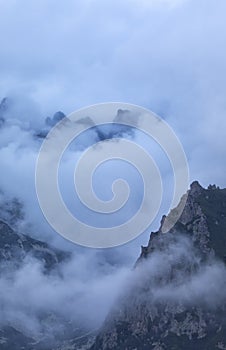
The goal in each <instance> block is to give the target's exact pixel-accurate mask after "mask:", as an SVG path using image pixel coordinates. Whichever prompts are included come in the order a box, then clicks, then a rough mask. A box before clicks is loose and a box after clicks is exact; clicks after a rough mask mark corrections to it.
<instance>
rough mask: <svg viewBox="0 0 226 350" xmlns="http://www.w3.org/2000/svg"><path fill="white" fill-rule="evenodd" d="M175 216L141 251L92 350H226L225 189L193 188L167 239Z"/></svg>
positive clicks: (153, 234)
mask: <svg viewBox="0 0 226 350" xmlns="http://www.w3.org/2000/svg"><path fill="white" fill-rule="evenodd" d="M183 200H184V198H182V199H181V203H179V206H180V205H182V202H183ZM177 210H178V207H177V208H175V209H173V210H172V211H171V212H170V214H169V215H168V216H167V217H165V216H164V217H163V219H162V222H161V226H160V229H159V231H158V232H152V234H151V236H150V240H149V243H148V246H147V247H142V251H141V255H140V257H139V259H138V261H137V263H136V266H135V269H134V274H133V281H131V282H130V285H129V287H128V290H127V291H125V294H123V295H122V296H121V298H120V300H118V303H117V305H115V307H114V308H113V309H112V312H111V313H110V315H109V316H108V318H107V320H106V321H105V324H104V326H103V328H102V329H101V331H100V333H99V335H98V336H97V338H96V341H95V343H94V345H93V346H92V347H91V349H92V350H100V349H102V350H110V349H113V350H163V349H164V350H165V349H167V350H181V349H183V350H192V349H197V350H198V349H205V350H213V349H226V317H225V312H226V288H225V287H226V269H225V264H224V263H225V260H226V259H225V257H226V189H219V188H217V187H216V186H214V185H213V186H209V187H208V189H204V188H202V187H201V185H200V184H199V183H198V182H194V183H192V185H191V188H190V190H189V192H188V197H187V201H186V205H185V208H184V211H183V213H182V215H181V217H180V219H179V220H178V222H177V223H176V224H175V226H174V227H173V228H172V229H171V230H170V231H168V232H166V233H163V232H162V231H164V232H165V230H162V228H163V225H167V221H168V220H169V221H170V220H171V219H172V217H173V216H174V215H175V212H176V211H177Z"/></svg>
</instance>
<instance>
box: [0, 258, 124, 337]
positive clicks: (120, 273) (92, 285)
mask: <svg viewBox="0 0 226 350" xmlns="http://www.w3.org/2000/svg"><path fill="white" fill-rule="evenodd" d="M128 275H129V270H128V269H126V268H120V269H119V268H118V267H113V266H112V265H107V263H106V264H105V265H103V266H101V265H99V261H98V259H97V256H94V255H93V254H86V255H85V256H84V255H82V254H80V255H78V254H77V255H76V256H75V257H73V258H72V259H70V261H68V262H67V263H65V264H63V265H61V266H60V267H59V269H58V271H56V270H54V271H51V272H49V273H46V272H44V270H43V265H42V264H41V263H40V262H39V261H37V260H35V259H34V258H32V257H29V256H27V257H26V259H25V261H24V263H23V265H22V267H20V268H19V269H18V270H10V271H9V272H8V273H7V272H6V271H5V272H4V274H1V277H0V296H1V298H0V300H1V302H0V307H1V315H0V325H10V326H12V327H15V328H16V329H18V330H20V331H22V332H23V333H24V334H26V335H28V336H31V337H34V338H35V339H37V340H43V339H45V338H46V341H48V340H49V338H51V337H53V338H54V337H59V336H62V334H64V333H65V332H66V331H68V333H70V327H71V326H70V325H71V324H72V325H73V326H72V327H73V332H74V336H76V332H75V330H74V329H75V327H78V328H79V329H80V331H79V332H78V335H79V336H82V334H85V332H86V333H87V332H93V331H96V329H97V328H98V327H99V326H100V325H101V324H102V322H103V320H104V319H105V317H106V315H107V313H108V311H109V309H110V308H111V305H112V303H113V302H114V301H115V299H116V298H117V296H118V294H119V293H120V290H121V289H122V288H123V284H124V281H125V280H126V278H127V277H126V276H128ZM62 305H63V307H62ZM50 330H51V331H50ZM71 332H72V330H71ZM82 332H84V333H82ZM50 334H51V335H50ZM72 334H73V333H72Z"/></svg>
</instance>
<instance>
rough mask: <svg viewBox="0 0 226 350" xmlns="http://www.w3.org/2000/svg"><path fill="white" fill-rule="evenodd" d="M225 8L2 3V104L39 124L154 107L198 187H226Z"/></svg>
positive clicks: (187, 1) (133, 0) (188, 2)
mask: <svg viewBox="0 0 226 350" xmlns="http://www.w3.org/2000/svg"><path fill="white" fill-rule="evenodd" d="M225 7H226V4H225V1H223V0H219V1H218V2H217V3H216V2H214V1H211V0H205V1H204V0H200V1H198V2H197V1H194V0H177V1H171V0H165V1H164V0H161V1H156V0H152V1H145V0H143V1H140V0H139V1H138V0H125V1H123V2H121V1H103V0H102V1H101V0H97V1H89V0H86V1H70V0H69V1H67V2H66V3H61V2H60V3H56V2H54V1H50V0H49V1H39V2H28V1H25V0H22V1H21V2H20V3H18V2H16V1H12V0H9V1H7V2H6V1H1V14H0V19H1V20H0V32H1V48H0V50H1V56H0V77H1V79H0V96H1V97H4V96H14V97H15V96H16V97H17V98H18V99H19V101H20V102H19V105H20V106H19V107H18V109H19V108H21V105H23V104H25V106H23V112H24V113H23V114H27V118H29V120H31V119H32V120H33V122H34V123H38V120H40V118H43V119H44V118H45V117H46V116H47V115H52V114H53V113H54V112H55V111H57V110H62V111H64V112H65V113H66V114H67V113H70V112H72V111H74V110H76V109H77V108H80V107H85V106H88V105H90V104H94V103H99V102H106V101H121V102H128V103H134V104H138V105H141V106H144V107H147V108H149V109H151V110H152V111H154V112H155V113H157V114H159V115H160V116H161V117H163V118H165V119H166V120H167V121H168V122H169V123H170V125H171V126H172V127H173V128H174V130H175V131H176V133H177V135H178V136H179V137H180V139H181V141H182V143H183V146H184V148H185V151H186V153H187V156H188V158H189V162H190V164H189V165H190V169H191V178H192V179H194V178H197V179H198V180H200V181H201V182H202V183H203V185H205V186H206V185H207V184H208V183H209V182H216V183H218V184H219V185H221V186H225V180H224V176H223V174H224V172H225V166H224V165H223V162H224V156H225V147H224V136H225V118H224V113H225V104H226V103H225V86H226V85H225V83H226V74H225V65H226V57H225V56H226V48H225V35H226V34H225V33H226V30H225V26H226V24H225V18H224V13H225ZM26 109H27V110H26ZM25 110H26V111H25ZM32 111H33V112H32ZM25 112H26V113H25ZM210 164H211V166H210ZM200 165H201V166H200ZM206 167H208V171H204V170H203V169H205V168H206Z"/></svg>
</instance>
